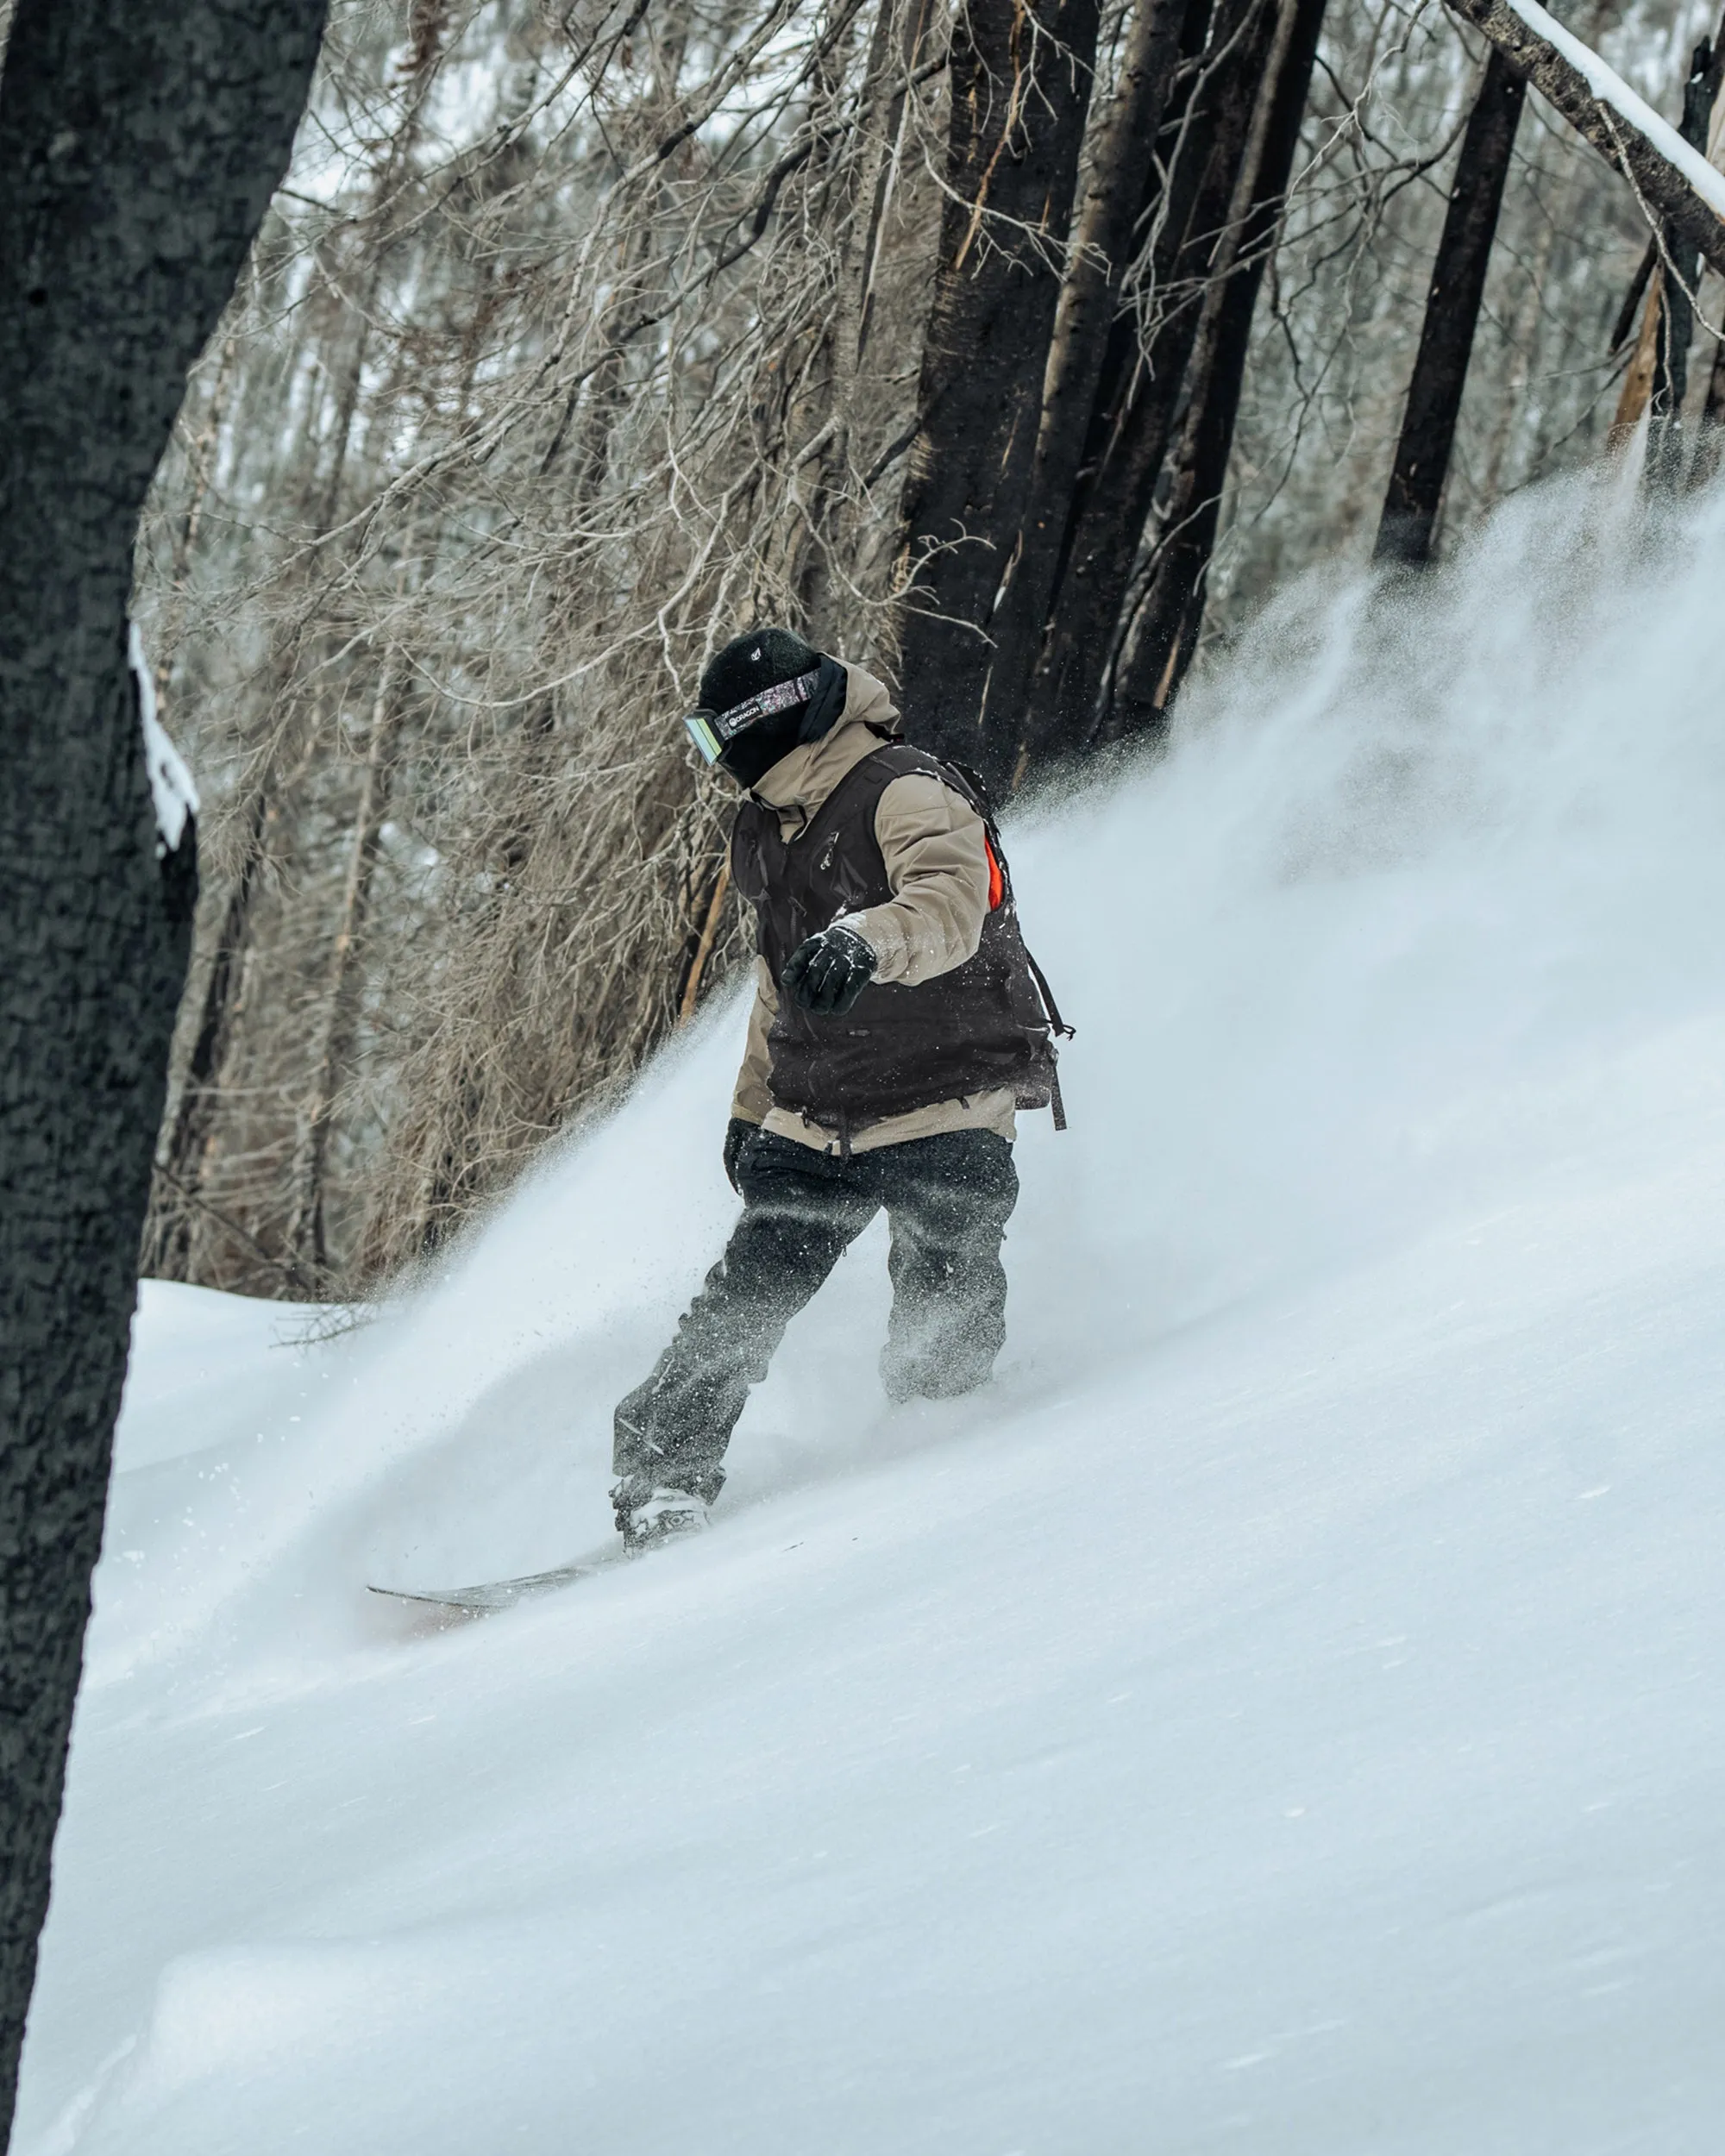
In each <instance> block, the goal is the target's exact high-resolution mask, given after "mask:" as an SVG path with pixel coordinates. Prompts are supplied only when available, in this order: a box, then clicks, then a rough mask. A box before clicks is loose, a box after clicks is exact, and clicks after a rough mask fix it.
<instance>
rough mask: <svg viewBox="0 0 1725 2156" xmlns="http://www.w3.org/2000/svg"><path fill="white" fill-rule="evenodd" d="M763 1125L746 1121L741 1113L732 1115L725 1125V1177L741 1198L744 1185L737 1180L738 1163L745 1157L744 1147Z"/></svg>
mask: <svg viewBox="0 0 1725 2156" xmlns="http://www.w3.org/2000/svg"><path fill="white" fill-rule="evenodd" d="M760 1127H761V1125H759V1124H758V1123H745V1122H744V1121H743V1118H742V1117H741V1116H740V1115H734V1116H732V1117H731V1120H730V1122H729V1123H727V1124H726V1125H725V1126H724V1179H725V1181H727V1182H728V1183H729V1184H730V1185H731V1188H732V1189H733V1190H734V1191H735V1192H736V1193H737V1196H738V1197H739V1198H740V1197H741V1196H742V1195H743V1186H742V1184H741V1183H740V1182H738V1181H737V1162H738V1161H739V1160H741V1159H742V1157H743V1147H744V1146H745V1145H746V1144H748V1143H749V1141H750V1138H753V1137H754V1135H755V1133H756V1131H758V1130H759V1129H760Z"/></svg>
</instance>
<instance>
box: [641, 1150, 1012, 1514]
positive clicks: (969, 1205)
mask: <svg viewBox="0 0 1725 2156" xmlns="http://www.w3.org/2000/svg"><path fill="white" fill-rule="evenodd" d="M737 1180H738V1181H740V1182H741V1184H742V1186H743V1218H742V1219H740V1220H739V1221H738V1222H737V1226H736V1228H735V1230H734V1231H733V1232H732V1234H731V1241H730V1243H729V1244H727V1246H726V1248H725V1252H724V1257H721V1258H720V1259H719V1261H718V1264H717V1265H715V1266H714V1267H713V1269H712V1271H711V1272H710V1273H709V1274H708V1275H707V1276H706V1284H705V1286H704V1287H703V1288H702V1289H701V1291H700V1293H699V1294H698V1295H697V1296H696V1297H695V1299H694V1300H693V1303H691V1304H690V1306H689V1307H688V1310H687V1312H686V1313H685V1314H684V1317H683V1319H682V1322H681V1324H680V1325H679V1326H678V1327H677V1334H676V1338H674V1340H673V1341H672V1343H671V1344H670V1346H669V1347H668V1348H667V1349H666V1351H665V1352H664V1353H663V1354H662V1356H661V1357H659V1360H658V1363H657V1364H656V1365H655V1369H654V1371H653V1375H652V1376H650V1377H649V1379H648V1380H647V1382H646V1383H645V1384H644V1385H640V1386H637V1388H636V1389H635V1391H633V1392H632V1393H630V1395H629V1397H628V1398H627V1399H626V1400H625V1401H623V1402H622V1404H621V1405H620V1406H619V1407H618V1410H617V1419H616V1426H615V1429H616V1445H615V1450H614V1451H613V1454H612V1465H613V1466H614V1468H615V1470H616V1471H617V1474H618V1477H619V1482H620V1486H619V1488H618V1491H617V1494H616V1502H617V1507H618V1514H619V1516H621V1515H622V1514H624V1513H625V1512H626V1511H627V1510H628V1508H629V1507H630V1506H631V1505H636V1504H639V1503H641V1502H642V1501H643V1499H644V1498H645V1497H646V1496H647V1495H648V1494H649V1491H651V1490H652V1489H655V1487H657V1488H669V1489H683V1490H688V1491H691V1492H693V1494H694V1495H697V1496H699V1497H701V1498H704V1499H705V1500H706V1501H707V1502H708V1503H709V1504H710V1503H711V1502H712V1500H713V1499H714V1498H715V1497H716V1496H717V1495H718V1491H719V1488H720V1485H721V1484H722V1483H723V1482H724V1451H725V1447H726V1446H727V1445H729V1444H730V1442H731V1432H732V1431H733V1430H734V1429H735V1428H736V1426H737V1417H738V1416H739V1415H740V1414H741V1413H743V1403H744V1402H745V1401H747V1399H748V1397H749V1388H750V1386H751V1385H757V1384H759V1382H761V1380H762V1378H763V1377H764V1376H766V1375H767V1366H768V1363H770V1362H771V1360H772V1357H773V1351H774V1350H775V1348H776V1347H777V1346H778V1344H779V1342H780V1340H781V1338H783V1337H784V1331H785V1327H786V1326H787V1325H788V1324H789V1323H790V1321H791V1319H793V1317H795V1315H796V1313H798V1311H799V1310H800V1309H801V1308H802V1307H803V1305H804V1304H805V1303H806V1302H807V1301H808V1300H809V1299H810V1297H811V1296H812V1294H814V1292H815V1290H816V1289H817V1288H819V1286H820V1284H821V1282H823V1281H824V1280H825V1278H826V1276H827V1275H828V1274H829V1273H830V1272H831V1270H832V1269H833V1267H834V1266H835V1265H836V1264H837V1263H838V1261H839V1259H840V1257H842V1256H843V1255H844V1251H845V1250H846V1249H847V1248H848V1247H849V1246H850V1244H852V1243H854V1242H855V1241H856V1238H857V1237H858V1236H859V1235H860V1234H861V1233H862V1231H863V1229H864V1228H866V1227H867V1226H868V1225H869V1222H870V1221H871V1220H872V1219H874V1217H875V1214H876V1213H878V1212H879V1211H880V1210H881V1207H882V1206H885V1207H886V1210H887V1217H888V1221H889V1222H890V1224H891V1226H892V1236H893V1240H892V1252H891V1255H890V1257H888V1261H887V1263H888V1272H889V1273H890V1275H891V1277H892V1282H893V1313H892V1316H891V1318H890V1319H888V1325H887V1344H886V1347H885V1348H884V1350H883V1351H882V1352H881V1382H882V1383H883V1384H884V1385H885V1387H886V1388H887V1391H888V1394H890V1395H891V1396H892V1397H893V1398H894V1400H906V1399H909V1398H910V1397H911V1396H912V1395H913V1394H918V1393H920V1394H923V1395H926V1396H928V1397H930V1398H932V1399H938V1398H943V1397H944V1396H946V1395H949V1394H953V1393H964V1392H969V1390H970V1389H971V1388H973V1387H974V1386H976V1385H980V1384H982V1382H984V1380H985V1379H986V1378H987V1377H988V1373H989V1372H990V1371H991V1370H992V1369H993V1368H994V1357H995V1356H996V1355H998V1354H999V1352H1000V1343H1001V1342H1002V1341H1003V1340H1004V1339H1005V1338H1006V1332H1007V1326H1006V1303H1007V1275H1006V1273H1005V1271H1004V1270H1003V1269H1002V1268H1001V1265H1000V1243H1001V1239H1002V1238H1003V1237H1004V1235H1005V1233H1006V1226H1007V1219H1008V1217H1009V1216H1010V1214H1011V1213H1012V1210H1013V1206H1014V1205H1015V1204H1016V1203H1017V1201H1018V1194H1019V1179H1018V1171H1017V1169H1015V1168H1014V1167H1013V1149H1012V1147H1011V1146H1010V1145H1009V1144H1007V1141H1006V1140H1005V1138H997V1137H995V1135H994V1132H993V1131H946V1132H944V1133H943V1134H942V1135H941V1136H939V1137H938V1138H913V1139H911V1140H910V1141H909V1142H908V1143H907V1144H903V1145H883V1146H881V1147H879V1148H878V1149H876V1150H875V1151H873V1152H869V1153H853V1154H852V1155H851V1156H850V1159H849V1160H840V1159H839V1158H838V1157H837V1156H836V1155H832V1154H826V1153H817V1152H815V1151H814V1150H812V1148H811V1147H809V1146H806V1145H799V1144H797V1143H796V1141H795V1140H794V1139H792V1138H775V1137H773V1136H771V1135H770V1134H769V1133H768V1132H767V1131H760V1132H757V1133H756V1136H755V1137H754V1138H751V1139H750V1141H749V1144H747V1145H746V1146H745V1147H744V1148H743V1156H742V1158H741V1160H740V1161H739V1162H738V1163H737Z"/></svg>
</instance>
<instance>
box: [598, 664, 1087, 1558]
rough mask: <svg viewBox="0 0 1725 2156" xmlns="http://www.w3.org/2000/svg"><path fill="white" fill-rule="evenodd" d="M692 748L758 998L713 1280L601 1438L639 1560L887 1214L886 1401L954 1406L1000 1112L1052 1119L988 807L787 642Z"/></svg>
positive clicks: (964, 781) (971, 1343)
mask: <svg viewBox="0 0 1725 2156" xmlns="http://www.w3.org/2000/svg"><path fill="white" fill-rule="evenodd" d="M700 698H701V708H700V709H699V711H696V712H695V713H694V714H693V716H692V717H691V718H689V719H687V721H686V722H685V723H686V724H687V727H688V729H689V731H690V733H691V734H692V736H693V738H694V740H695V743H696V745H697V746H698V747H699V749H700V751H701V753H702V755H704V756H705V757H706V759H707V761H709V762H717V763H718V764H719V765H721V766H722V767H723V768H724V770H725V771H726V772H727V773H728V774H729V775H730V776H731V778H733V779H734V780H736V781H737V784H738V785H739V786H741V787H743V788H744V789H745V799H744V800H743V805H742V806H741V808H740V809H739V810H738V812H737V822H736V825H735V828H734V830H733V832H732V835H731V873H732V875H733V878H734V880H735V881H736V883H737V888H738V889H739V890H740V891H741V892H742V893H743V896H744V897H745V898H747V899H750V901H751V902H752V903H753V905H754V907H755V912H756V923H757V928H758V949H759V952H760V956H759V958H758V959H757V961H756V983H757V985H756V997H755V1006H754V1010H753V1012H752V1013H751V1015H750V1026H749V1041H748V1047H747V1050H746V1052H745V1054H744V1056H743V1069H742V1071H741V1074H740V1075H739V1076H738V1079H737V1091H736V1094H735V1097H734V1099H733V1100H732V1102H731V1121H730V1125H729V1128H728V1130H727V1131H726V1134H725V1140H724V1169H725V1173H726V1175H728V1176H729V1177H730V1179H731V1185H732V1187H733V1188H735V1189H736V1191H737V1194H739V1196H740V1197H741V1198H742V1200H743V1217H742V1219H740V1220H739V1221H738V1222H737V1227H736V1229H735V1231H734V1232H733V1233H732V1235H731V1241H730V1244H729V1245H728V1246H727V1248H726V1250H725V1252H724V1256H723V1257H721V1258H720V1259H719V1261H718V1263H717V1264H716V1265H715V1266H714V1267H713V1268H712V1271H711V1272H710V1273H709V1274H708V1275H707V1276H706V1284H705V1286H704V1287H703V1288H702V1289H701V1291H700V1293H699V1294H698V1295H697V1296H696V1298H695V1300H694V1301H693V1304H692V1305H691V1306H690V1307H689V1309H688V1311H687V1313H685V1315H684V1317H683V1319H682V1321H681V1324H680V1325H679V1326H678V1328H677V1332H676V1337H675V1338H674V1340H673V1341H672V1343H671V1344H670V1346H669V1347H668V1348H667V1349H666V1351H665V1352H664V1353H663V1355H662V1356H661V1357H660V1358H659V1361H658V1363H657V1365H656V1366H655V1369H654V1371H653V1374H652V1375H651V1376H650V1377H649V1378H648V1379H647V1381H646V1382H645V1383H644V1384H643V1385H641V1386H639V1387H637V1389H636V1390H635V1391H634V1392H632V1393H630V1395H629V1396H628V1398H627V1399H626V1400H624V1401H623V1402H622V1404H621V1405H620V1406H619V1407H618V1410H617V1415H616V1424H615V1436H616V1446H615V1451H614V1455H613V1461H612V1464H613V1467H614V1469H615V1471H616V1475H617V1482H616V1483H615V1485H614V1487H613V1489H612V1502H613V1504H614V1506H615V1507H616V1512H617V1521H618V1528H619V1529H620V1531H621V1532H622V1535H623V1539H624V1545H625V1547H626V1548H629V1549H643V1548H647V1547H649V1546H650V1545H653V1544H654V1543H656V1542H659V1541H662V1540H664V1539H666V1538H667V1537H668V1536H671V1535H674V1534H679V1533H683V1532H688V1531H689V1530H691V1529H693V1528H696V1527H699V1526H704V1525H705V1523H706V1514H707V1507H709V1506H710V1505H711V1504H712V1501H713V1499H714V1498H715V1497H717V1495H718V1491H719V1487H720V1485H721V1483H722V1482H724V1464H723V1463H724V1452H725V1448H726V1446H727V1445H728V1444H729V1442H730V1438H731V1431H732V1429H733V1428H734V1427H735V1426H736V1423H737V1418H738V1416H739V1415H741V1413H742V1412H743V1403H744V1401H746V1400H747V1398H748V1395H749V1388H750V1386H751V1385H754V1384H756V1383H758V1382H760V1380H761V1379H762V1377H764V1376H766V1374H767V1366H768V1362H769V1361H770V1359H771V1357H772V1355H773V1351H774V1350H775V1348H776V1347H777V1345H778V1344H779V1341H780V1338H781V1336H782V1335H783V1332H784V1330H785V1327H786V1326H787V1324H788V1323H789V1322H790V1320H791V1319H792V1318H793V1317H794V1316H795V1314H796V1313H797V1312H798V1311H799V1310H800V1309H801V1308H802V1307H803V1306H804V1304H805V1303H806V1302H807V1301H808V1300H809V1299H810V1297H811V1296H812V1295H813V1294H814V1293H815V1291H816V1289H817V1288H819V1286H820V1284H821V1282H823V1281H824V1280H825V1278H826V1276H827V1275H828V1274H829V1273H830V1272H831V1269H832V1268H833V1266H834V1265H835V1264H837V1262H838V1259H839V1257H840V1256H841V1255H842V1254H843V1252H844V1250H845V1249H846V1247H847V1246H848V1245H849V1244H850V1243H851V1242H853V1241H854V1240H855V1238H856V1237H857V1236H858V1235H860V1234H861V1232H862V1230H863V1229H864V1228H865V1227H866V1226H867V1225H868V1224H869V1221H870V1220H871V1219H873V1218H874V1216H875V1213H878V1212H879V1211H880V1210H881V1207H882V1206H885V1208H886V1210H887V1214H888V1221H889V1223H890V1225H891V1230H892V1250H891V1256H890V1257H889V1259H888V1270H889V1272H890V1275H891V1277H892V1283H893V1310H892V1316H891V1319H890V1320H889V1322H888V1329H887V1342H886V1346H885V1349H884V1351H883V1352H882V1354H881V1379H882V1382H883V1383H884V1385H885V1388H886V1390H887V1392H888V1395H889V1396H890V1397H891V1398H893V1399H894V1400H907V1399H909V1398H911V1397H913V1395H926V1396H928V1397H931V1398H941V1397H944V1396H946V1395H951V1394H956V1393H963V1392H969V1390H970V1389H971V1388H973V1387H975V1386H977V1385H981V1384H982V1383H983V1382H985V1381H986V1380H987V1378H988V1376H989V1374H990V1372H991V1371H992V1369H993V1368H994V1357H995V1356H996V1355H997V1354H998V1352H999V1351H1000V1344H1001V1342H1002V1340H1003V1339H1004V1338H1005V1337H1006V1323H1005V1311H1006V1298H1007V1277H1006V1274H1005V1271H1004V1270H1003V1269H1002V1267H1001V1264H1000V1244H1001V1241H1002V1238H1003V1237H1004V1235H1005V1232H1006V1225H1007V1218H1008V1216H1009V1215H1010V1214H1011V1213H1012V1210H1013V1205H1014V1203H1015V1202H1016V1200H1017V1197H1018V1175H1017V1172H1016V1170H1015V1169H1014V1168H1013V1138H1014V1135H1015V1111H1016V1110H1017V1109H1019V1108H1020V1107H1043V1106H1048V1105H1050V1103H1051V1100H1052V1101H1053V1102H1054V1103H1055V1104H1056V1114H1057V1119H1058V1106H1057V1101H1058V1094H1057V1088H1056V1085H1055V1077H1054V1040H1053V1035H1054V1032H1055V1031H1056V1030H1060V1031H1064V1030H1066V1029H1064V1028H1063V1027H1061V1025H1060V1020H1059V1017H1058V1013H1057V1012H1055V1011H1054V1010H1053V1007H1052V1005H1051V1003H1050V1002H1048V1001H1047V999H1046V990H1045V987H1044V984H1043V983H1042V980H1041V975H1039V973H1038V972H1037V970H1036V968H1035V965H1034V962H1032V960H1031V959H1030V957H1029V956H1028V954H1027V953H1026V950H1025V946H1024V943H1023V941H1022V939H1021V937H1020V936H1019V928H1018V921H1017V916H1016V912H1015V909H1014V906H1013V899H1012V887H1011V884H1010V882H1009V881H1008V879H1007V870H1006V864H1005V862H1004V861H1003V859H1002V857H1001V855H1000V847H999V843H998V839H997V837H996V835H995V833H994V826H993V820H992V816H991V813H990V812H989V809H988V802H987V799H986V797H985V796H984V795H983V793H982V790H981V785H980V781H978V780H975V779H974V778H972V777H971V775H970V774H968V773H966V772H964V771H963V770H962V769H960V768H957V767H956V766H954V765H951V764H949V763H947V762H945V761H943V760H941V759H940V758H938V757H936V756H932V755H928V754H926V753H925V752H924V751H923V750H921V749H916V748H913V747H912V746H911V745H910V744H909V743H906V742H905V741H904V740H902V738H901V737H900V724H899V714H898V712H897V711H896V710H895V709H894V705H893V703H892V700H891V699H890V697H889V695H888V692H887V690H886V688H885V686H883V685H882V684H881V682H879V681H877V680H875V678H874V676H873V675H872V674H866V673H864V671H863V670H862V667H854V666H847V665H846V664H845V663H844V661H842V660H838V659H833V658H829V657H826V656H825V655H823V654H821V653H820V652H818V651H816V650H814V649H812V648H811V647H810V646H809V645H808V644H806V642H803V640H802V638H801V637H800V636H794V635H793V634H792V633H791V632H790V631H789V630H783V629H771V628H765V629H757V630H751V631H750V633H749V634H747V635H746V636H738V637H737V638H735V639H734V640H733V641H732V642H730V643H728V644H726V645H725V647H724V649H723V650H722V651H720V652H719V653H718V655H717V656H716V657H715V658H714V659H713V660H712V662H711V663H710V665H709V666H708V667H707V668H706V672H705V673H704V674H702V676H701V680H700Z"/></svg>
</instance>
